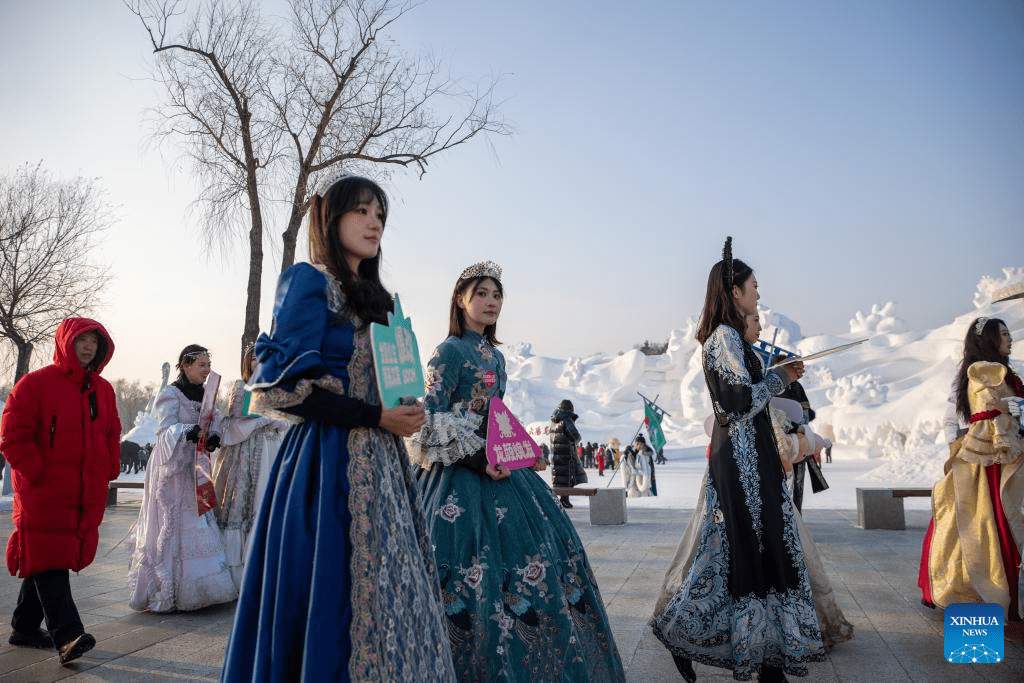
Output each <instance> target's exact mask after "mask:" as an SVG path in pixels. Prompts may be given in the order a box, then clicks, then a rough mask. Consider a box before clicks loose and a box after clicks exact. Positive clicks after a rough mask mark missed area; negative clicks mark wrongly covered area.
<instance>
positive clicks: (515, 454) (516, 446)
mask: <svg viewBox="0 0 1024 683" xmlns="http://www.w3.org/2000/svg"><path fill="white" fill-rule="evenodd" d="M539 457H541V454H540V447H539V446H537V444H536V442H534V440H533V439H532V438H530V435H529V434H527V433H526V429H525V428H524V427H523V425H522V424H521V423H520V422H519V420H517V419H516V416H515V415H513V414H512V411H510V410H509V409H508V408H506V407H505V404H504V403H502V402H501V399H500V398H498V397H497V396H495V397H494V398H492V399H491V405H490V408H489V409H488V411H487V462H489V463H491V465H492V466H497V465H501V466H503V467H504V468H505V469H509V470H516V469H520V468H522V467H530V466H531V465H533V463H534V462H536V461H537V458H539Z"/></svg>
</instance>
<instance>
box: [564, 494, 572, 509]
mask: <svg viewBox="0 0 1024 683" xmlns="http://www.w3.org/2000/svg"><path fill="white" fill-rule="evenodd" d="M561 500H562V507H564V508H567V509H568V508H571V507H572V503H570V502H569V496H562V498H561Z"/></svg>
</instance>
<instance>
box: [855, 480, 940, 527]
mask: <svg viewBox="0 0 1024 683" xmlns="http://www.w3.org/2000/svg"><path fill="white" fill-rule="evenodd" d="M931 495H932V490H931V489H930V488H918V487H904V488H870V489H867V488H864V489H862V488H858V489H857V526H859V527H860V528H862V529H896V530H898V531H902V530H904V529H906V528H907V525H906V518H905V517H904V515H903V499H904V498H930V497H931Z"/></svg>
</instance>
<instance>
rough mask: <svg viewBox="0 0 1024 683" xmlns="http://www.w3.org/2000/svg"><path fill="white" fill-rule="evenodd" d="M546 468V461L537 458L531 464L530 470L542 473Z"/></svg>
mask: <svg viewBox="0 0 1024 683" xmlns="http://www.w3.org/2000/svg"><path fill="white" fill-rule="evenodd" d="M547 468H548V461H547V460H545V459H544V458H537V459H536V460H534V461H533V464H532V465H530V469H531V470H533V471H534V472H543V471H544V470H546V469H547Z"/></svg>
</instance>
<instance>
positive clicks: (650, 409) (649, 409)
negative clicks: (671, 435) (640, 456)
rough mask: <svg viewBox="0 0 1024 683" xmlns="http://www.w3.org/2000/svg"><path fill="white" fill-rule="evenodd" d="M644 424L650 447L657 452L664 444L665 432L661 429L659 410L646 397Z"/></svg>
mask: <svg viewBox="0 0 1024 683" xmlns="http://www.w3.org/2000/svg"><path fill="white" fill-rule="evenodd" d="M644 426H645V427H647V437H648V438H649V439H650V442H651V448H653V449H654V450H655V452H657V451H658V449H660V448H662V447H664V446H665V433H664V432H662V431H661V411H660V410H659V409H658V406H656V405H654V404H653V403H651V402H650V401H648V400H647V399H644Z"/></svg>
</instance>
